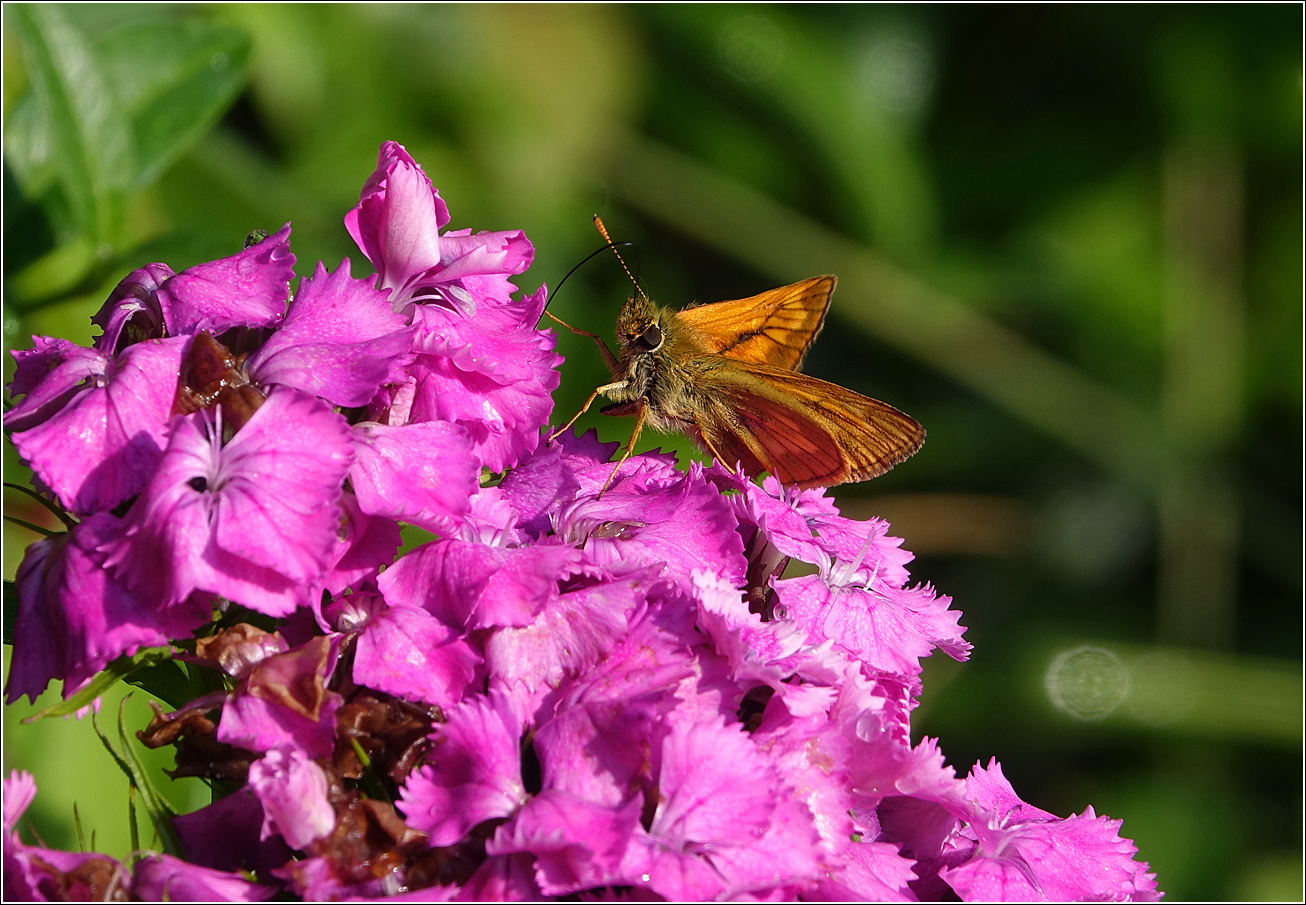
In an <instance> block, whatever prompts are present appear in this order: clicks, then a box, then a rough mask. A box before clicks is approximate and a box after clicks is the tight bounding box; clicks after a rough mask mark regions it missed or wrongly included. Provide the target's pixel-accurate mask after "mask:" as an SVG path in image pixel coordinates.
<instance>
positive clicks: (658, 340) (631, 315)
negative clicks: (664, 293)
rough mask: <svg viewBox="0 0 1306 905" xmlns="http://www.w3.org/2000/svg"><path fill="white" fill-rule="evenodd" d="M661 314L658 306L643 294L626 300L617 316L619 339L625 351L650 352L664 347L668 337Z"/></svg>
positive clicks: (629, 352) (632, 352)
mask: <svg viewBox="0 0 1306 905" xmlns="http://www.w3.org/2000/svg"><path fill="white" fill-rule="evenodd" d="M659 314H660V312H659V310H658V306H657V305H655V304H653V303H652V302H651V301H649V300H648V299H647V298H645V297H644V296H642V295H635V296H631V297H630V298H629V299H627V300H626V304H625V306H624V307H623V308H622V309H621V314H620V315H619V316H618V317H617V340H618V341H619V342H620V344H621V348H622V351H623V352H626V353H628V354H638V353H641V352H644V353H648V352H657V351H658V350H660V349H661V348H662V344H663V342H664V340H665V338H666V337H665V334H664V330H663V327H662V323H661V321H662V318H661V317H659Z"/></svg>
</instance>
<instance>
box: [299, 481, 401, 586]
mask: <svg viewBox="0 0 1306 905" xmlns="http://www.w3.org/2000/svg"><path fill="white" fill-rule="evenodd" d="M340 509H341V520H340V527H339V530H337V532H336V543H335V548H334V550H333V551H332V553H331V556H330V562H331V563H332V565H331V568H330V569H329V570H328V571H327V574H326V575H325V576H324V577H323V579H322V584H323V586H324V587H325V588H326V590H327V591H328V592H329V593H330V594H331V595H332V596H339V595H340V593H341V592H343V591H344V590H345V589H346V588H349V587H353V586H355V585H357V584H359V583H360V582H363V581H366V580H368V579H372V578H375V577H376V576H377V574H378V573H379V572H380V571H381V569H382V567H384V566H388V565H390V564H391V563H392V562H394V558H395V551H397V550H398V549H399V546H400V544H401V543H402V542H403V537H402V535H400V533H399V525H398V524H396V523H395V522H394V521H393V520H392V519H388V518H384V517H380V516H371V515H368V514H367V513H365V512H363V511H362V510H361V509H359V507H358V499H357V498H356V497H355V496H354V494H352V493H343V494H341V495H340ZM314 602H316V601H314Z"/></svg>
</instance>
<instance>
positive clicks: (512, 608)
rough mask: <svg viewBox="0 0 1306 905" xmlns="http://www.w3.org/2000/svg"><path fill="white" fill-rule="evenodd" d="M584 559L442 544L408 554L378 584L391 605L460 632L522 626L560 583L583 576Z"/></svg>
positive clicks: (569, 553) (536, 550)
mask: <svg viewBox="0 0 1306 905" xmlns="http://www.w3.org/2000/svg"><path fill="white" fill-rule="evenodd" d="M583 559H584V557H583V556H582V555H581V554H580V553H579V551H577V550H574V549H572V548H570V547H560V546H534V547H518V548H509V547H491V546H488V545H486V544H479V543H469V542H467V541H460V540H443V541H435V542H433V543H430V544H424V545H422V546H421V547H418V548H417V549H415V550H412V551H410V552H409V553H408V554H406V555H405V556H403V557H401V558H400V559H399V561H398V562H396V563H395V564H394V565H393V566H392V567H390V568H389V569H386V571H385V572H383V573H382V574H381V576H380V578H379V579H377V584H378V586H379V587H380V588H381V592H382V593H383V594H384V595H385V598H386V601H387V602H388V603H389V604H390V605H391V606H398V605H406V606H420V607H425V608H426V609H427V610H428V611H429V612H431V613H432V614H433V615H434V616H435V617H436V618H438V619H440V620H441V621H442V622H444V623H445V624H446V625H449V626H451V627H453V628H455V629H458V630H459V631H461V630H463V629H465V628H466V629H473V628H489V627H491V626H495V625H501V626H503V625H507V626H527V625H530V624H531V623H532V622H533V621H534V619H535V617H536V615H537V614H538V613H539V612H540V610H541V609H542V608H543V607H544V606H545V604H546V603H548V601H549V600H550V598H551V596H552V595H553V594H554V593H555V592H556V589H557V582H558V581H559V580H560V579H561V578H563V577H564V576H567V575H573V574H578V573H580V572H581V571H583V567H582V562H583Z"/></svg>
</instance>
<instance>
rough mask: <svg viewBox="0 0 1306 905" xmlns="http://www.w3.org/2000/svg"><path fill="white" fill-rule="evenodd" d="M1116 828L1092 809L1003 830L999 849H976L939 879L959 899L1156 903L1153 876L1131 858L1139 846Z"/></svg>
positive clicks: (1117, 822) (1116, 823) (1142, 865)
mask: <svg viewBox="0 0 1306 905" xmlns="http://www.w3.org/2000/svg"><path fill="white" fill-rule="evenodd" d="M1119 828H1120V821H1119V820H1109V819H1107V818H1106V817H1098V816H1097V815H1096V814H1094V813H1093V809H1092V808H1088V809H1087V810H1086V811H1085V812H1084V813H1083V814H1082V815H1078V816H1075V815H1072V816H1070V817H1067V818H1066V819H1065V820H1058V821H1054V822H1051V823H1030V824H1026V825H1024V826H1023V827H1021V828H1020V829H1018V830H1015V831H1014V832H1011V833H1007V834H1005V837H1006V838H1005V840H1004V845H1003V847H1002V849H1000V850H999V851H995V852H990V851H987V850H986V849H985V848H984V847H981V848H980V849H978V850H977V851H976V853H975V856H974V857H972V858H971V859H970V860H969V861H967V862H966V863H965V864H963V865H961V866H960V867H957V868H953V869H950V870H947V871H944V873H943V879H944V880H946V881H947V883H948V885H949V886H951V887H952V888H953V889H954V890H955V891H956V892H957V894H958V895H960V896H961V897H962V899H963V900H964V901H994V900H1002V901H1053V902H1068V901H1086V900H1104V899H1105V900H1112V901H1119V900H1125V901H1142V902H1154V901H1157V900H1158V899H1159V898H1160V893H1159V892H1158V891H1157V888H1156V878H1155V876H1154V875H1153V874H1151V873H1149V872H1148V870H1147V865H1146V864H1143V863H1140V862H1138V861H1135V860H1134V857H1133V856H1134V854H1135V853H1136V852H1137V851H1138V849H1137V848H1136V847H1135V846H1134V844H1133V843H1132V842H1130V841H1129V840H1128V839H1122V838H1120V836H1119V834H1118V830H1119Z"/></svg>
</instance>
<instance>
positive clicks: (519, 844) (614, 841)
mask: <svg viewBox="0 0 1306 905" xmlns="http://www.w3.org/2000/svg"><path fill="white" fill-rule="evenodd" d="M642 805H643V803H642V801H641V800H640V799H639V798H632V799H631V800H630V802H629V803H627V804H626V805H625V806H624V807H620V808H616V809H613V808H607V807H603V806H602V805H597V804H594V803H593V802H589V801H585V800H583V799H580V798H577V797H575V796H574V795H570V794H568V793H566V792H559V791H553V790H546V791H544V792H541V793H540V794H539V795H536V796H535V797H534V798H532V799H531V800H530V801H529V802H527V803H526V805H525V806H524V807H523V808H522V809H521V810H520V811H518V812H517V814H516V816H515V817H513V819H512V820H511V821H510V822H509V823H508V824H506V825H504V826H503V827H501V828H500V829H499V830H498V832H497V833H495V835H494V838H493V839H491V840H490V841H489V843H487V844H486V846H485V850H486V852H487V853H488V854H490V855H505V854H511V853H515V852H524V853H526V852H528V853H530V854H533V855H535V867H536V870H535V876H536V879H537V881H538V882H539V884H540V891H541V892H543V893H544V894H545V895H550V896H558V895H567V894H569V893H573V892H577V891H579V890H582V889H592V888H595V887H601V886H610V885H617V884H619V883H620V882H621V881H622V880H623V876H622V874H621V872H620V868H621V863H622V859H623V856H624V855H625V851H626V847H627V846H628V845H629V843H630V840H631V838H632V837H633V836H634V834H635V830H636V827H637V826H638V825H639V815H640V808H641V807H642Z"/></svg>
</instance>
